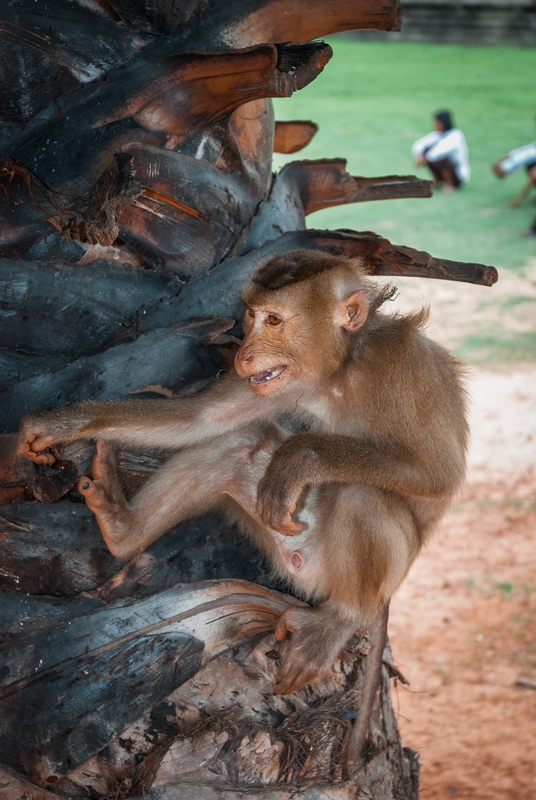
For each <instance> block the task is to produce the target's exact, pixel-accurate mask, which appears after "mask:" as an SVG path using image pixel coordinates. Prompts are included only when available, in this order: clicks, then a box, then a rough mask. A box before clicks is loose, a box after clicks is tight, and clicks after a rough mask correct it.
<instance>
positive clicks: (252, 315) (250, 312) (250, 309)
mask: <svg viewBox="0 0 536 800" xmlns="http://www.w3.org/2000/svg"><path fill="white" fill-rule="evenodd" d="M247 315H248V317H249V318H250V319H253V318H254V316H255V312H254V311H253V309H252V308H248V310H247Z"/></svg>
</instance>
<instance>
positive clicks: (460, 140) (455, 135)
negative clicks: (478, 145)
mask: <svg viewBox="0 0 536 800" xmlns="http://www.w3.org/2000/svg"><path fill="white" fill-rule="evenodd" d="M434 128H435V130H433V131H432V132H431V133H428V134H427V135H426V136H423V137H422V138H421V139H417V141H416V142H414V144H413V146H412V148H411V152H412V153H413V155H414V156H415V163H416V164H417V166H418V167H420V166H427V167H428V168H429V170H430V172H431V173H432V175H433V177H434V184H435V185H436V186H439V185H440V184H441V183H442V184H443V191H444V192H452V190H453V189H457V188H458V187H459V186H462V185H463V184H464V183H467V181H468V180H469V178H470V177H471V168H470V166H469V151H468V149H467V143H466V141H465V136H464V135H463V133H462V132H461V130H459V129H458V128H455V127H454V126H453V122H452V115H451V113H450V111H438V112H437V114H436V115H435V116H434Z"/></svg>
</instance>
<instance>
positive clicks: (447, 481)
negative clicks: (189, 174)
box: [20, 249, 468, 694]
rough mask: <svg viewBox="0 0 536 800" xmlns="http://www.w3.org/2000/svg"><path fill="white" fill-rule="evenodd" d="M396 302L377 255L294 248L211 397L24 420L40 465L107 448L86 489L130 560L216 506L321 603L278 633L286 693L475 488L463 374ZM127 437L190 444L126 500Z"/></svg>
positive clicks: (262, 280)
mask: <svg viewBox="0 0 536 800" xmlns="http://www.w3.org/2000/svg"><path fill="white" fill-rule="evenodd" d="M389 293H390V287H385V286H384V287H383V288H382V287H380V286H378V285H377V283H375V281H374V279H372V278H370V277H369V275H368V273H367V270H366V266H365V264H364V263H363V261H362V260H361V259H356V258H346V257H339V256H335V255H331V254H329V253H325V252H321V251H311V250H306V249H300V250H295V251H291V252H289V253H287V254H284V255H278V256H276V257H274V258H272V259H271V260H269V261H268V262H267V263H265V264H264V265H262V266H261V267H259V268H258V269H257V270H256V272H255V273H254V274H253V276H252V278H251V280H250V282H249V284H248V286H247V287H246V289H245V290H244V292H243V300H244V303H245V307H246V310H245V317H244V339H243V341H242V343H241V345H240V347H239V349H238V351H237V353H236V357H235V371H234V372H233V373H228V374H226V375H225V376H224V377H223V378H222V379H220V380H219V381H217V382H216V383H215V384H214V385H213V386H212V387H210V388H209V389H207V390H206V391H204V392H202V393H200V394H197V395H192V396H187V397H181V398H159V399H138V400H115V401H109V402H104V403H99V402H94V401H89V402H84V403H78V404H75V405H72V406H66V407H62V408H58V409H55V410H52V411H48V412H40V413H35V414H31V415H28V416H27V417H25V418H24V420H23V422H22V425H21V431H20V452H21V453H22V454H24V455H25V456H26V457H27V458H29V459H31V460H33V461H34V462H36V463H38V464H52V463H54V460H55V456H54V455H53V453H52V452H51V451H50V448H51V447H52V446H53V445H54V444H57V443H66V442H72V441H74V440H76V439H88V440H95V441H96V448H97V449H96V455H95V458H94V461H93V467H92V477H88V476H84V477H82V478H81V479H80V481H79V484H78V489H79V491H80V492H81V493H82V495H83V496H84V497H85V501H86V503H87V505H88V507H89V508H90V509H91V510H92V511H93V512H94V513H95V515H96V518H97V521H98V524H99V526H100V529H101V531H102V535H103V537H104V540H105V542H106V544H107V546H108V548H109V549H110V551H111V552H112V553H113V554H114V555H116V556H117V557H119V558H122V559H129V558H131V557H132V556H134V555H135V554H137V553H139V552H142V551H143V550H145V549H146V548H147V547H148V546H149V545H150V544H151V543H152V542H154V541H155V540H156V539H158V538H159V537H160V536H162V535H163V534H164V533H165V532H166V531H168V530H169V529H170V528H171V527H172V526H174V525H175V524H177V523H178V522H180V521H182V520H185V519H188V518H190V517H193V516H195V515H199V514H200V513H204V512H206V511H207V510H210V509H214V508H223V509H224V510H225V511H226V512H227V513H228V514H229V515H230V516H231V517H233V518H234V519H235V520H238V521H239V523H240V525H241V526H242V528H243V530H244V531H245V533H246V534H247V535H249V536H250V537H251V538H252V539H253V541H254V542H255V543H256V544H257V546H258V547H259V548H261V550H262V551H263V552H264V553H265V554H266V555H267V556H268V557H269V559H270V561H271V563H272V564H273V566H274V569H275V570H276V571H277V572H278V573H279V574H280V575H281V576H284V577H285V578H286V579H287V580H288V581H289V582H290V584H291V586H292V587H293V588H294V590H295V592H296V593H297V594H298V595H299V596H301V597H303V598H305V599H307V600H309V601H310V603H311V604H313V605H311V606H304V607H298V608H297V607H292V608H289V609H287V610H286V611H285V612H284V613H283V614H282V616H281V617H280V618H279V620H278V622H277V624H276V627H275V637H276V639H277V640H279V641H284V640H287V642H286V645H285V651H284V652H285V655H284V659H283V661H282V664H281V666H280V668H279V670H278V672H277V674H276V683H275V685H274V691H275V692H277V693H280V694H290V693H293V692H295V691H298V690H299V689H300V688H302V687H303V686H305V685H306V684H309V683H311V682H314V681H316V680H317V679H318V678H320V677H322V676H323V675H325V674H327V672H328V671H329V670H330V668H331V667H332V665H333V663H334V661H335V660H336V658H337V657H338V655H339V654H340V653H341V651H342V650H343V649H344V646H345V644H346V643H347V641H348V640H349V638H350V637H351V636H352V635H353V634H354V633H355V632H356V631H357V630H364V629H366V628H367V627H368V626H371V625H374V624H375V621H376V620H377V619H378V615H379V614H380V613H383V610H384V609H385V607H386V604H387V603H388V602H389V599H390V598H391V596H392V595H393V593H394V592H395V591H396V589H397V588H398V586H399V585H400V584H401V582H402V581H403V579H404V578H405V576H406V574H407V572H408V570H409V568H410V566H411V564H412V562H413V561H414V559H415V558H416V557H417V555H418V553H419V551H420V549H421V547H422V546H423V544H424V543H425V542H426V540H427V539H428V537H429V536H430V534H431V532H432V530H433V528H434V526H435V525H436V524H437V522H438V520H439V519H440V518H441V516H442V515H443V514H444V512H445V511H446V509H447V507H448V505H449V503H450V501H451V498H452V497H453V495H454V494H455V493H456V492H457V490H458V489H459V487H460V485H461V483H462V481H463V478H464V473H465V453H466V447H467V436H468V431H467V422H466V413H465V391H464V385H463V366H462V365H461V364H460V362H458V361H457V360H456V359H455V358H454V357H453V356H451V355H450V353H449V352H448V351H447V350H446V349H445V348H444V347H442V346H441V345H439V344H437V343H435V342H433V341H432V340H431V339H429V338H428V337H427V336H426V335H425V333H424V332H423V328H424V326H425V323H426V321H427V316H428V311H427V309H420V310H417V311H415V312H413V313H411V314H407V315H401V314H385V313H384V310H383V309H381V306H382V305H383V303H384V302H385V300H386V299H387V298H388V297H389ZM285 420H290V421H291V422H292V424H293V425H294V428H291V429H290V430H289V427H288V425H287V424H285ZM119 444H122V445H126V446H129V445H130V446H151V447H154V448H171V449H173V450H174V451H175V450H176V452H174V454H173V455H172V456H171V457H170V458H169V460H168V461H166V462H165V463H164V464H163V465H162V466H161V467H160V468H159V469H158V470H157V472H156V473H155V474H154V475H153V476H151V478H150V479H149V480H148V481H147V482H146V483H145V484H144V486H143V487H142V488H141V489H140V490H139V491H138V492H137V493H136V494H135V495H134V496H133V497H132V498H131V499H130V500H129V501H128V502H127V500H126V499H125V497H124V495H123V493H122V490H121V488H120V485H119V482H118V479H117V475H116V467H115V463H116V448H117V447H118V446H119Z"/></svg>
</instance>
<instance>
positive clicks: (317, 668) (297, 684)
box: [274, 606, 359, 694]
mask: <svg viewBox="0 0 536 800" xmlns="http://www.w3.org/2000/svg"><path fill="white" fill-rule="evenodd" d="M358 627H359V623H358V620H357V619H356V620H352V619H349V618H346V617H343V616H342V615H341V614H340V612H339V611H338V609H337V608H336V607H329V606H320V608H288V609H287V610H286V611H285V612H284V614H283V615H282V616H281V617H280V619H279V622H278V623H277V626H276V629H275V634H274V635H275V638H276V639H278V640H279V641H283V640H284V639H286V638H287V636H288V635H289V634H290V635H291V637H292V638H291V639H290V641H289V642H288V643H287V649H286V651H285V655H284V661H283V663H282V665H281V666H280V667H279V670H278V671H277V675H276V684H275V686H274V692H275V693H276V694H292V693H293V692H297V691H298V690H299V689H301V688H302V686H305V684H307V683H313V682H314V681H316V680H318V678H321V677H323V676H324V675H326V674H327V673H328V672H329V671H330V669H331V666H332V664H333V662H334V661H335V659H336V658H337V657H338V656H339V655H340V653H341V651H342V650H343V648H344V645H345V644H346V642H347V641H348V639H349V638H350V636H352V634H353V633H355V631H356V630H357V628H358Z"/></svg>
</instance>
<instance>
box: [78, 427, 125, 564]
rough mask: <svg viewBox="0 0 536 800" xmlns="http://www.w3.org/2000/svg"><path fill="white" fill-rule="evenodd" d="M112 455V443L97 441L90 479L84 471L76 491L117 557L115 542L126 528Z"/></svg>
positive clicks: (120, 491) (123, 506) (114, 455)
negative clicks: (82, 497) (93, 516)
mask: <svg viewBox="0 0 536 800" xmlns="http://www.w3.org/2000/svg"><path fill="white" fill-rule="evenodd" d="M116 458H117V452H116V448H115V447H114V446H113V445H111V444H109V443H108V442H104V441H100V440H99V441H97V452H96V453H95V456H94V458H93V465H92V474H93V480H92V479H91V478H88V477H87V476H85V475H84V476H83V477H82V478H80V480H79V481H78V491H79V492H80V494H82V495H83V496H84V498H85V500H86V505H87V506H88V508H90V509H91V511H93V513H94V514H95V516H96V517H97V522H98V523H99V528H100V529H101V532H102V535H103V538H104V541H105V542H106V544H107V545H108V548H109V549H110V551H111V552H112V553H113V554H114V555H117V556H119V557H121V553H120V552H119V550H118V548H117V547H116V544H115V543H116V541H117V539H118V538H119V537H121V535H124V534H125V533H126V532H127V530H128V509H127V502H126V499H125V496H124V495H123V492H122V489H121V487H120V485H119V481H118V479H117V470H116ZM118 535H119V536H118Z"/></svg>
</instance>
